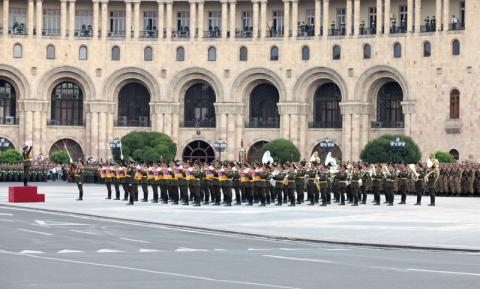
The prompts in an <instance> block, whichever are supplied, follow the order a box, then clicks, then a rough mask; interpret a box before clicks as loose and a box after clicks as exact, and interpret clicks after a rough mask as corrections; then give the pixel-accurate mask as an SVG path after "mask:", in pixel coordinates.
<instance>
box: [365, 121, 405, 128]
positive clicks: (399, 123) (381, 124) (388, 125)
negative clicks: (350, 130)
mask: <svg viewBox="0 0 480 289" xmlns="http://www.w3.org/2000/svg"><path fill="white" fill-rule="evenodd" d="M371 126H372V128H403V127H404V123H403V121H390V122H385V121H372V124H371Z"/></svg>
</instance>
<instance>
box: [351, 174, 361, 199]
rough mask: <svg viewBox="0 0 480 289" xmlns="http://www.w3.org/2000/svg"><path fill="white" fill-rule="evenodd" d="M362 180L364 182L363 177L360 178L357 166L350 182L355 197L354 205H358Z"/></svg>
mask: <svg viewBox="0 0 480 289" xmlns="http://www.w3.org/2000/svg"><path fill="white" fill-rule="evenodd" d="M361 182H362V179H361V178H360V174H359V173H358V170H357V168H353V172H352V179H351V184H350V191H351V194H352V198H353V204H352V206H358V196H359V193H360V185H361Z"/></svg>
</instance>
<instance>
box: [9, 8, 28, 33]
mask: <svg viewBox="0 0 480 289" xmlns="http://www.w3.org/2000/svg"><path fill="white" fill-rule="evenodd" d="M21 25H23V26H24V27H25V26H26V25H27V9H26V8H16V7H10V8H9V9H8V28H9V29H13V28H17V27H19V26H21Z"/></svg>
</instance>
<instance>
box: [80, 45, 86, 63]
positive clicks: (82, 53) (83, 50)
mask: <svg viewBox="0 0 480 289" xmlns="http://www.w3.org/2000/svg"><path fill="white" fill-rule="evenodd" d="M78 59H80V60H87V59H88V49H87V47H86V46H85V45H82V46H80V48H79V50H78Z"/></svg>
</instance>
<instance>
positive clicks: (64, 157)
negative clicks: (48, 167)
mask: <svg viewBox="0 0 480 289" xmlns="http://www.w3.org/2000/svg"><path fill="white" fill-rule="evenodd" d="M50 161H52V162H53V163H56V164H62V165H63V164H68V163H70V157H69V156H68V152H67V151H66V150H59V151H56V152H53V153H52V154H51V155H50Z"/></svg>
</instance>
